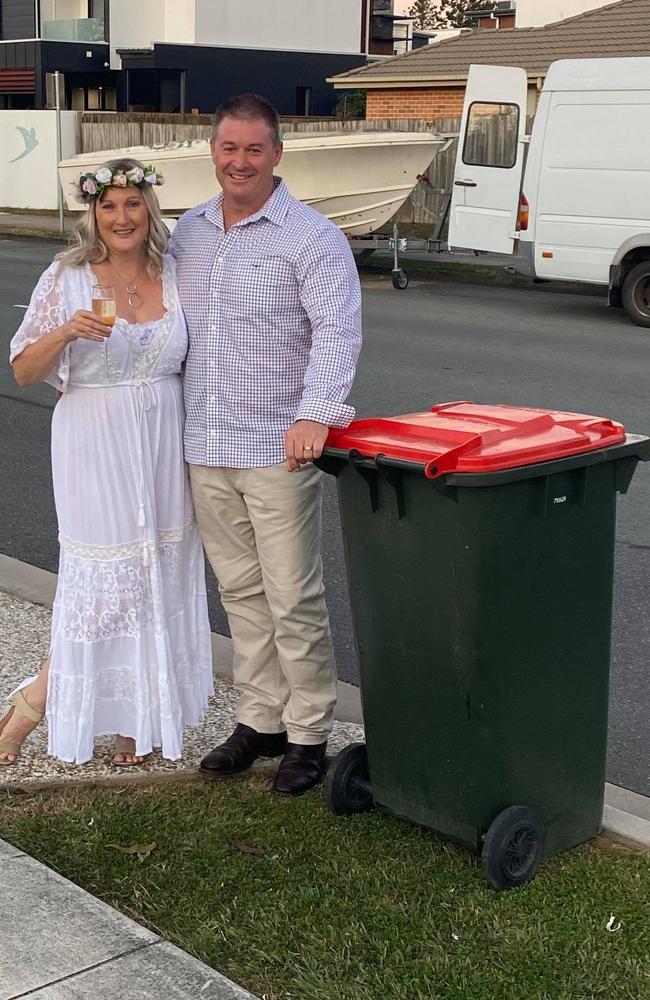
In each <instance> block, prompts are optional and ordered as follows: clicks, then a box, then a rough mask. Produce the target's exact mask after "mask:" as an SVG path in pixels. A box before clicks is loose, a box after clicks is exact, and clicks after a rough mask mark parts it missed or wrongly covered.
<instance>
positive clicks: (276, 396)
mask: <svg viewBox="0 0 650 1000" xmlns="http://www.w3.org/2000/svg"><path fill="white" fill-rule="evenodd" d="M222 199H223V195H219V196H218V197H217V198H214V199H213V200H212V201H209V202H208V203H207V204H205V205H199V206H197V207H196V208H193V209H191V210H190V211H189V212H187V213H186V214H185V215H184V216H183V217H182V218H181V219H180V220H179V222H178V225H177V227H176V229H175V230H174V234H173V236H172V239H171V242H170V248H169V249H170V252H171V253H172V254H173V255H174V257H176V260H177V276H178V289H179V293H180V298H181V303H182V306H183V310H184V312H185V317H186V319H187V326H188V330H189V341H190V346H189V351H188V355H187V361H186V365H185V372H184V377H183V386H184V393H185V409H186V423H185V457H186V459H187V461H188V462H191V463H194V464H197V465H216V466H224V467H227V468H238V469H244V468H260V467H262V466H267V465H275V464H276V463H278V462H282V461H283V460H284V458H285V453H284V434H285V431H286V430H287V429H288V428H289V427H290V426H291V424H292V423H293V422H294V421H295V420H317V421H319V422H321V423H324V424H327V425H328V426H330V427H346V426H347V425H348V424H349V423H350V421H351V420H352V419H353V417H354V409H353V408H352V407H351V406H346V404H345V399H346V397H347V395H348V393H349V391H350V388H351V386H352V380H353V378H354V373H355V367H356V362H357V358H358V356H359V351H360V348H361V289H360V287H359V278H358V275H357V269H356V267H355V263H354V258H353V256H352V252H351V251H350V248H349V246H348V242H347V240H346V238H345V236H344V235H343V234H342V233H341V231H340V230H339V229H337V228H336V226H334V225H333V224H332V223H331V222H329V221H328V220H327V219H326V218H325V217H324V216H322V215H319V214H318V213H317V212H315V211H314V210H313V209H311V208H309V207H308V206H306V205H303V204H302V203H301V202H299V201H297V199H296V198H293V197H292V196H291V195H290V194H289V191H288V190H287V187H286V186H285V184H284V182H283V181H281V180H280V179H278V178H276V187H275V190H274V192H273V194H272V195H271V197H270V198H269V200H268V201H267V202H266V204H265V205H263V206H262V208H261V209H260V210H259V211H258V212H256V213H255V214H254V215H251V216H249V217H248V218H247V219H244V220H243V221H242V222H238V223H237V224H236V225H234V226H232V227H231V228H230V229H229V230H228V232H227V233H226V232H224V223H223V210H222Z"/></svg>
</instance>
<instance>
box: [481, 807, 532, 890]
mask: <svg viewBox="0 0 650 1000" xmlns="http://www.w3.org/2000/svg"><path fill="white" fill-rule="evenodd" d="M543 853H544V825H543V824H542V822H541V820H540V819H539V817H538V816H537V814H536V813H534V812H533V810H532V809H528V808H527V807H526V806H510V807H509V808H508V809H504V810H503V812H500V813H499V815H498V816H497V818H496V819H495V820H494V822H493V823H492V825H491V826H490V828H489V829H488V832H487V833H486V835H485V840H484V842H483V850H482V852H481V862H482V864H483V868H484V869H485V874H486V875H487V880H488V882H489V884H490V885H491V886H492V888H493V889H515V888H516V887H517V886H519V885H525V884H526V882H530V880H531V879H532V878H533V876H534V874H535V872H536V871H537V866H538V864H539V862H540V859H541V857H542V854H543Z"/></svg>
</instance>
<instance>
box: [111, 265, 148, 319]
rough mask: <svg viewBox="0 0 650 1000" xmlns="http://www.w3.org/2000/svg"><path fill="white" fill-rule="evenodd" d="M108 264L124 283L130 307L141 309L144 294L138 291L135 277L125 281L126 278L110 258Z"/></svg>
mask: <svg viewBox="0 0 650 1000" xmlns="http://www.w3.org/2000/svg"><path fill="white" fill-rule="evenodd" d="M109 264H110V265H111V267H112V268H113V270H114V271H115V273H116V275H117V276H118V278H119V279H120V281H121V282H122V284H123V285H124V288H125V289H126V293H127V295H128V299H127V301H128V303H129V305H130V306H131V308H132V309H141V308H142V306H143V305H144V296H143V295H142V294H141V293H140V292H139V291H138V286H137V285H136V283H135V278H134V279H133V280H132V281H126V279H125V278H124V277H123V276H122V275H121V274H120V272H119V271H118V269H117V268H116V267H115V264H114V263H113V261H112V260H110V258H109Z"/></svg>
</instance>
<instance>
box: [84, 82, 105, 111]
mask: <svg viewBox="0 0 650 1000" xmlns="http://www.w3.org/2000/svg"><path fill="white" fill-rule="evenodd" d="M87 107H88V110H89V111H101V110H102V88H101V87H88V104H87Z"/></svg>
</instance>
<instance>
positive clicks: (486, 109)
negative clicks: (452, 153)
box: [463, 101, 519, 170]
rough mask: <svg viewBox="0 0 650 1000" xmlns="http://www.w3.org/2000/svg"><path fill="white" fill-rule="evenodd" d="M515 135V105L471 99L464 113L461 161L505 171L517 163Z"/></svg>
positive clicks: (516, 122)
mask: <svg viewBox="0 0 650 1000" xmlns="http://www.w3.org/2000/svg"><path fill="white" fill-rule="evenodd" d="M518 138H519V107H518V105H516V104H488V103H487V102H484V101H480V102H479V101H475V102H474V103H473V104H471V105H470V109H469V114H468V116H467V129H466V132H465V145H464V146H463V163H467V164H468V165H469V166H471V167H501V168H503V169H505V170H509V169H510V168H511V167H514V165H515V163H516V162H517V140H518Z"/></svg>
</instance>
